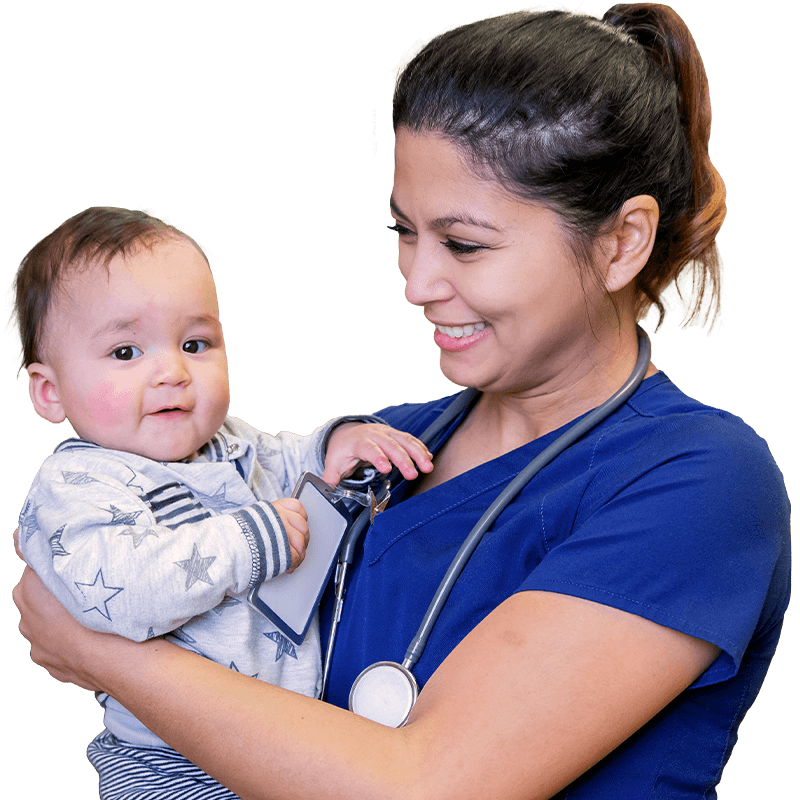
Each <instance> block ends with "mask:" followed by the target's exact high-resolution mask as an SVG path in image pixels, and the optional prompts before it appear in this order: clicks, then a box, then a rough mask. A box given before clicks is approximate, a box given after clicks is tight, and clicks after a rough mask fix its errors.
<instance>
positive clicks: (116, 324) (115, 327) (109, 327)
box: [91, 319, 139, 339]
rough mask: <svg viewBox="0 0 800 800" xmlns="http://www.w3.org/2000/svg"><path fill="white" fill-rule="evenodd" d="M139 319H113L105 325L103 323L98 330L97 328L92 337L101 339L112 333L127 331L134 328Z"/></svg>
mask: <svg viewBox="0 0 800 800" xmlns="http://www.w3.org/2000/svg"><path fill="white" fill-rule="evenodd" d="M138 322H139V320H137V319H111V320H109V321H108V322H106V324H105V325H101V326H100V327H99V328H97V330H95V331H94V332H93V333H92V335H91V338H92V339H101V338H103V337H104V336H110V335H111V334H112V333H113V334H117V333H125V332H127V331H131V330H133V329H134V328H135V327H136V325H137V323H138Z"/></svg>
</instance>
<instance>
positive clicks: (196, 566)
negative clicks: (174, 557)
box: [175, 544, 217, 592]
mask: <svg viewBox="0 0 800 800" xmlns="http://www.w3.org/2000/svg"><path fill="white" fill-rule="evenodd" d="M216 560H217V557H216V556H206V557H205V558H203V557H202V556H201V555H200V551H199V550H198V549H197V545H196V544H195V545H194V547H193V549H192V556H191V558H187V559H184V560H183V561H176V562H175V564H177V565H178V566H179V567H180V568H181V569H182V570H184V571H185V572H186V591H187V592H188V591H189V589H191V588H192V586H194V585H195V583H197V581H203V583H207V584H209V585H210V586H213V585H214V581H212V580H211V576H210V575H209V574H208V568H209V567H210V566H211V565H212V564H213V563H214V562H215V561H216Z"/></svg>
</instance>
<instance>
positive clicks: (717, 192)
mask: <svg viewBox="0 0 800 800" xmlns="http://www.w3.org/2000/svg"><path fill="white" fill-rule="evenodd" d="M603 22H607V23H608V24H609V25H612V26H614V27H615V28H619V29H620V30H622V31H624V32H625V33H626V34H628V35H629V36H631V37H632V38H634V39H635V40H636V41H637V42H639V44H641V45H642V46H643V47H644V49H645V51H646V52H647V54H648V56H649V57H650V59H651V60H652V61H653V62H654V63H655V64H656V66H657V67H658V68H659V70H660V71H661V72H662V74H663V75H665V76H666V77H667V78H669V79H670V80H672V81H674V82H675V85H676V86H677V88H678V96H677V107H678V115H679V118H680V123H681V127H682V128H683V132H684V135H685V137H686V141H687V142H688V145H689V149H690V151H691V155H692V193H691V199H690V201H689V205H688V207H687V209H686V213H685V214H684V215H683V216H682V217H680V218H679V219H678V220H676V221H675V223H674V226H673V228H672V231H671V235H670V236H669V237H668V239H667V240H666V241H665V242H663V244H662V246H661V247H660V250H661V251H662V252H661V253H654V256H656V258H652V257H651V262H653V263H652V264H649V265H648V266H650V267H652V269H651V270H648V273H649V274H648V275H645V276H644V279H640V289H641V291H642V293H643V294H644V295H645V296H646V297H647V298H648V299H649V300H650V302H652V303H654V304H655V305H656V306H657V308H658V310H659V315H660V319H659V323H660V321H661V319H663V317H664V308H663V305H662V303H661V302H660V301H659V299H658V296H659V294H660V293H661V291H662V290H663V289H664V288H665V287H666V285H667V284H668V283H670V282H671V281H672V280H674V279H675V278H677V276H678V274H679V273H680V272H681V271H682V270H683V268H684V267H686V266H687V265H689V264H691V265H692V269H693V293H694V301H693V304H692V307H691V309H690V312H689V314H688V319H687V321H690V320H692V319H695V318H697V317H698V316H700V315H701V314H702V308H703V303H704V300H705V299H706V298H707V297H709V299H710V302H709V305H708V309H707V310H706V313H705V318H706V319H709V318H711V319H713V318H714V317H715V316H716V315H717V314H718V312H719V305H720V288H721V275H720V267H721V264H720V259H719V252H718V250H717V245H716V243H715V239H716V236H717V233H718V232H719V229H720V228H721V227H722V223H723V221H724V219H725V213H726V208H725V184H724V182H723V180H722V177H721V176H720V174H719V172H717V170H716V168H715V167H714V165H713V164H712V163H711V159H710V157H709V154H708V142H709V137H710V135H711V100H710V97H709V91H708V78H707V77H706V71H705V67H704V66H703V60H702V58H701V57H700V52H699V51H698V49H697V45H696V44H695V42H694V39H693V38H692V34H691V33H690V32H689V29H688V28H687V27H686V24H685V23H684V21H683V20H682V19H681V18H680V17H679V16H678V14H677V13H676V12H675V11H673V9H672V8H670V7H669V6H665V5H658V4H654V3H632V4H630V5H625V4H619V5H615V6H613V7H612V8H610V9H609V10H608V11H607V12H606V13H605V15H604V16H603ZM659 262H660V263H659Z"/></svg>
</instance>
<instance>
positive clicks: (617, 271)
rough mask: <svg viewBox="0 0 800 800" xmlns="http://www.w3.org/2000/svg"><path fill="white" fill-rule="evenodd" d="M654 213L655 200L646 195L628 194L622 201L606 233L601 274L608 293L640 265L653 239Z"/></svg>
mask: <svg viewBox="0 0 800 800" xmlns="http://www.w3.org/2000/svg"><path fill="white" fill-rule="evenodd" d="M658 216H659V213H658V203H657V202H656V201H655V199H654V198H653V197H650V195H646V194H643V195H638V196H636V197H631V198H630V200H626V201H625V203H624V204H623V206H622V209H621V211H620V214H619V217H618V218H617V219H618V222H617V225H616V227H615V228H614V230H612V231H611V232H610V233H609V234H607V235H608V236H609V237H610V239H611V246H610V248H609V250H608V251H607V252H608V253H609V255H610V261H609V262H608V264H607V266H606V274H605V284H606V290H607V291H608V292H617V291H619V290H620V289H624V288H625V287H626V286H627V285H628V284H630V283H631V281H633V279H634V278H635V277H636V276H637V275H638V274H639V273H640V272H641V270H642V269H643V268H644V265H645V264H646V263H647V259H648V258H650V253H651V252H652V250H653V243H654V242H655V239H656V228H657V227H658Z"/></svg>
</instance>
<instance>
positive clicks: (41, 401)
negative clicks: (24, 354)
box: [28, 364, 67, 422]
mask: <svg viewBox="0 0 800 800" xmlns="http://www.w3.org/2000/svg"><path fill="white" fill-rule="evenodd" d="M28 391H29V392H30V395H31V401H32V402H33V407H34V408H35V409H36V413H37V414H38V415H39V416H40V417H44V418H45V419H46V420H48V421H49V422H63V421H64V420H65V419H66V418H67V415H66V414H65V413H64V407H63V406H62V405H61V398H60V397H59V394H58V383H57V382H56V376H55V372H54V371H53V368H52V367H48V366H46V365H45V364H31V365H30V366H29V367H28Z"/></svg>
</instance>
